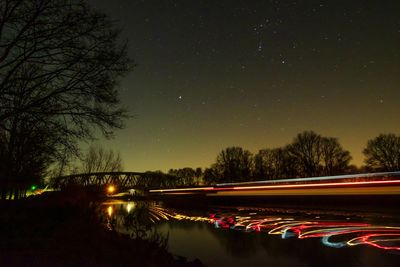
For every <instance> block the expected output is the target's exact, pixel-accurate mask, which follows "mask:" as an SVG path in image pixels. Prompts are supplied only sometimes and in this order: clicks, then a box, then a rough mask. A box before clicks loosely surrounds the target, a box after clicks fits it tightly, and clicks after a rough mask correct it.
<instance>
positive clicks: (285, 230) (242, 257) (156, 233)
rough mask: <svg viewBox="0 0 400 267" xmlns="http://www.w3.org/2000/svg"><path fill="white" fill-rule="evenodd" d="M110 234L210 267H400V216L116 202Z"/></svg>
mask: <svg viewBox="0 0 400 267" xmlns="http://www.w3.org/2000/svg"><path fill="white" fill-rule="evenodd" d="M100 212H101V214H102V216H104V218H105V220H104V221H105V224H106V226H107V227H109V228H110V229H114V230H116V231H118V232H120V233H124V234H129V235H131V237H132V238H143V239H149V240H151V241H154V242H156V243H158V244H159V245H161V246H165V247H166V248H167V249H168V251H169V252H170V253H172V254H174V255H180V256H183V257H185V258H187V259H188V260H194V259H199V260H200V261H201V262H202V263H203V264H205V265H206V266H226V267H227V266H229V267H234V266H399V262H400V220H399V216H398V215H397V214H387V213H386V214H380V213H368V212H365V213H363V212H348V211H347V212H343V211H332V210H315V209H312V208H308V209H303V210H301V209H300V210H299V209H297V208H296V209H295V208H282V207H273V208H271V207H268V208H262V207H251V206H246V207H222V206H212V207H208V208H203V209H188V208H185V209H182V208H180V209H178V208H172V207H168V206H166V205H164V204H163V203H161V202H148V201H138V202H135V201H108V202H104V203H102V204H101V206H100Z"/></svg>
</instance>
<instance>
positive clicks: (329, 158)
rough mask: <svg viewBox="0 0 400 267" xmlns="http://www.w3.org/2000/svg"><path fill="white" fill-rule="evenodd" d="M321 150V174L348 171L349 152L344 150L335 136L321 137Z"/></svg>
mask: <svg viewBox="0 0 400 267" xmlns="http://www.w3.org/2000/svg"><path fill="white" fill-rule="evenodd" d="M321 150H322V151H321V152H322V167H323V172H322V174H323V175H338V174H344V173H346V172H350V166H349V163H350V160H351V156H350V152H349V151H347V150H344V149H343V148H342V146H341V145H340V144H339V141H338V140H337V139H336V138H332V137H323V138H322V145H321Z"/></svg>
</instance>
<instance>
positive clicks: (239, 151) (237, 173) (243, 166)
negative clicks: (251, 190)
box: [213, 147, 253, 182]
mask: <svg viewBox="0 0 400 267" xmlns="http://www.w3.org/2000/svg"><path fill="white" fill-rule="evenodd" d="M252 164H253V161H252V155H251V153H250V152H249V151H248V150H244V149H243V148H241V147H228V148H226V149H224V150H222V151H221V152H220V153H219V154H218V156H217V161H216V163H215V165H214V167H213V168H214V169H215V172H216V173H217V175H218V176H217V177H216V178H217V179H218V180H220V181H224V182H234V181H245V180H248V179H250V178H251V169H252Z"/></svg>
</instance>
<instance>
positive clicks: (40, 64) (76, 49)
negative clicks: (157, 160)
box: [0, 0, 130, 179]
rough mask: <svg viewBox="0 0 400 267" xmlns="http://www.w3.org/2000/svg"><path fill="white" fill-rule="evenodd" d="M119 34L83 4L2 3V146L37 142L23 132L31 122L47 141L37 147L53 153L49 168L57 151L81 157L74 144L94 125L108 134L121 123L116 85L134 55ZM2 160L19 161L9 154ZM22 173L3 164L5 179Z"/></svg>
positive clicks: (46, 0)
mask: <svg viewBox="0 0 400 267" xmlns="http://www.w3.org/2000/svg"><path fill="white" fill-rule="evenodd" d="M118 36H119V30H118V29H116V28H115V27H114V26H113V24H112V23H111V22H110V20H108V19H107V17H106V16H105V15H104V14H100V13H98V12H96V11H94V10H93V9H92V8H90V7H89V6H88V5H87V4H86V2H85V1H68V0H26V1H25V0H24V1H11V0H4V1H1V2H0V132H1V133H0V134H1V135H2V136H3V137H4V138H2V140H1V142H2V146H4V147H10V150H11V148H12V147H15V146H18V145H19V144H16V143H15V142H16V140H22V139H23V138H28V139H29V141H27V142H26V143H28V144H31V143H36V141H35V140H34V139H35V138H37V136H36V135H26V134H25V133H23V131H22V129H23V128H22V127H23V125H24V123H25V121H28V122H29V125H30V126H32V127H33V128H34V129H39V128H40V131H41V132H44V133H45V134H44V135H43V137H42V139H43V138H44V137H46V138H47V140H42V139H40V140H41V141H42V145H41V148H42V150H40V151H43V152H42V153H50V154H48V155H47V156H48V157H49V158H50V159H49V160H46V161H42V164H43V166H41V167H40V169H42V170H45V169H46V168H47V166H48V165H47V164H48V163H49V162H52V161H54V160H56V159H57V158H58V156H59V155H60V154H62V153H64V154H65V153H70V154H76V152H77V150H78V146H77V143H78V142H79V141H80V140H82V139H90V138H93V136H94V135H93V133H94V130H95V129H99V130H100V132H101V133H103V134H104V135H105V136H107V137H110V136H112V133H113V130H114V129H117V128H121V127H122V126H123V119H124V118H125V117H126V112H125V111H124V110H123V109H122V108H121V107H120V101H119V98H118V92H117V90H116V89H115V86H116V84H117V82H118V78H119V77H121V75H123V74H125V73H126V72H127V71H128V70H129V69H130V60H129V59H128V57H127V55H126V46H125V45H119V44H118V41H117V39H118ZM19 135H22V136H19ZM46 145H47V146H49V147H47V146H46ZM43 146H45V147H43ZM49 148H52V149H49ZM13 149H14V148H13ZM40 151H37V152H36V154H35V155H36V156H37V155H38V153H40ZM2 157H4V158H1V159H0V161H4V162H14V161H15V159H13V156H12V153H11V154H8V155H5V154H2ZM21 164H28V163H27V162H22V163H21ZM23 168H25V167H23ZM38 175H39V176H40V175H43V173H41V174H38ZM19 176H20V174H19V173H18V172H16V171H14V172H13V173H10V171H8V170H4V169H0V179H6V178H7V179H17V177H19Z"/></svg>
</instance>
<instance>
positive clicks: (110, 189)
mask: <svg viewBox="0 0 400 267" xmlns="http://www.w3.org/2000/svg"><path fill="white" fill-rule="evenodd" d="M114 191H115V187H114V186H113V185H110V186H109V187H107V192H108V193H110V194H112V193H114Z"/></svg>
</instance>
